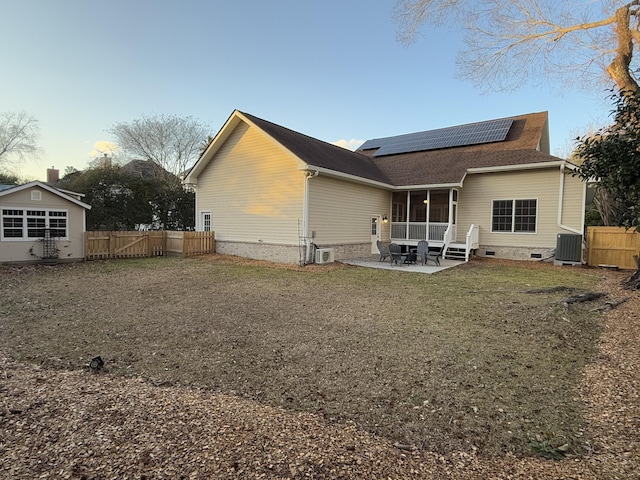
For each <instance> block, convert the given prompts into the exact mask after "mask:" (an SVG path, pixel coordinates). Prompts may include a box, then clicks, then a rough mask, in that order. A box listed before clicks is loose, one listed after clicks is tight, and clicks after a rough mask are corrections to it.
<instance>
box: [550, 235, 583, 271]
mask: <svg viewBox="0 0 640 480" xmlns="http://www.w3.org/2000/svg"><path fill="white" fill-rule="evenodd" d="M581 260H582V235H574V234H567V233H560V234H558V241H557V243H556V262H562V263H570V264H579V263H580V262H581Z"/></svg>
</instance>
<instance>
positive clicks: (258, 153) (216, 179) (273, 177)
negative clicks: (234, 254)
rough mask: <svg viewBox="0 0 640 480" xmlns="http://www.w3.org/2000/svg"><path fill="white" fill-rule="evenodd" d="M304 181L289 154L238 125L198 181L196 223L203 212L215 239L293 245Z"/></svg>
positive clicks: (296, 162) (255, 132)
mask: <svg viewBox="0 0 640 480" xmlns="http://www.w3.org/2000/svg"><path fill="white" fill-rule="evenodd" d="M304 182H305V180H304V173H303V172H301V171H299V170H298V161H297V160H296V159H295V158H294V157H293V156H292V155H290V154H288V153H287V152H286V151H284V150H283V149H281V148H279V147H278V146H277V145H276V144H274V143H273V142H272V141H270V139H269V138H268V137H266V136H265V135H264V134H263V133H262V132H261V131H259V130H256V129H254V128H250V127H249V126H248V125H246V124H244V123H241V124H240V125H238V127H236V129H235V130H234V131H233V132H232V134H231V135H230V136H229V138H228V139H227V140H226V141H225V143H224V144H223V145H222V146H221V148H220V149H219V150H218V152H217V153H216V155H215V157H214V158H213V160H212V161H211V162H209V164H208V166H207V167H206V168H205V169H204V170H203V172H202V173H201V174H200V176H199V177H198V185H197V190H196V218H197V222H200V212H203V211H209V212H211V228H212V230H214V231H215V232H216V240H220V241H237V242H265V243H275V244H286V245H296V244H297V243H298V223H299V221H302V213H303V212H302V208H303V198H304ZM201 228H202V226H201V225H199V223H198V229H201Z"/></svg>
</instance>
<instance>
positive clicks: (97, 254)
mask: <svg viewBox="0 0 640 480" xmlns="http://www.w3.org/2000/svg"><path fill="white" fill-rule="evenodd" d="M215 249H216V248H215V234H214V232H170V231H165V230H158V231H155V230H154V231H147V232H144V231H132V232H100V231H97V232H85V233H84V258H85V260H97V259H106V258H140V257H161V256H164V255H183V256H185V257H188V256H192V255H204V254H206V253H213V252H215Z"/></svg>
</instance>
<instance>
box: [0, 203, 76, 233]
mask: <svg viewBox="0 0 640 480" xmlns="http://www.w3.org/2000/svg"><path fill="white" fill-rule="evenodd" d="M47 231H48V233H49V236H50V237H51V238H60V239H65V240H66V239H68V237H69V233H68V222H67V211H66V210H48V209H44V210H40V209H38V210H29V209H26V208H3V209H2V231H1V233H2V239H3V240H37V239H40V238H44V237H45V235H46V232H47Z"/></svg>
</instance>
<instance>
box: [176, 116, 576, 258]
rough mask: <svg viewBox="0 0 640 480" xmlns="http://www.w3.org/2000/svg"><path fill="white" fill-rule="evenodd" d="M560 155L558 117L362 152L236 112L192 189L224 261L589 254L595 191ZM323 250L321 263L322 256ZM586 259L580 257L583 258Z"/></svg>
mask: <svg viewBox="0 0 640 480" xmlns="http://www.w3.org/2000/svg"><path fill="white" fill-rule="evenodd" d="M574 170H575V166H574V165H572V164H571V163H569V162H567V161H566V160H563V159H560V158H558V157H554V156H552V155H550V154H549V128H548V118H547V113H546V112H540V113H532V114H527V115H520V116H515V117H512V118H503V119H497V120H490V121H486V122H479V123H474V124H468V125H461V126H456V127H449V128H443V129H439V130H432V131H426V132H418V133H414V134H408V135H400V136H395V137H387V138H380V139H374V140H368V141H367V142H365V143H364V144H363V145H362V146H361V147H360V149H359V150H358V151H356V152H352V151H348V150H345V149H343V148H340V147H337V146H335V145H331V144H328V143H325V142H322V141H320V140H317V139H314V138H311V137H308V136H306V135H303V134H300V133H297V132H294V131H292V130H289V129H287V128H284V127H281V126H279V125H276V124H273V123H270V122H267V121H265V120H262V119H260V118H257V117H254V116H252V115H249V114H247V113H242V112H240V111H237V110H236V111H234V112H233V113H232V115H231V116H230V117H229V119H228V120H227V122H226V123H225V125H224V126H223V127H222V129H221V130H220V132H219V133H218V134H217V136H216V137H215V138H214V140H213V141H212V142H211V144H210V145H209V147H208V148H207V150H206V151H205V152H204V153H203V155H202V156H201V157H200V159H199V160H198V162H197V163H196V164H195V165H194V167H193V168H192V169H191V171H190V172H189V174H188V175H187V177H186V179H185V183H187V184H190V185H192V186H194V187H195V188H196V229H197V230H215V232H216V249H217V251H218V252H221V253H228V254H234V255H240V256H245V257H250V258H257V259H267V260H273V261H281V262H288V263H297V262H300V263H313V262H315V261H316V260H318V261H326V260H331V258H335V259H345V258H354V257H361V256H367V255H371V254H372V253H376V252H377V251H378V250H377V247H376V242H377V240H381V241H382V242H394V243H398V244H401V245H404V246H405V247H406V248H410V247H411V246H415V245H416V244H417V242H418V241H419V240H428V241H429V245H430V247H431V248H442V249H443V253H444V256H445V257H458V258H462V259H468V258H469V256H470V255H472V254H477V255H482V256H492V257H500V258H512V259H542V258H548V257H552V256H553V255H554V253H555V250H556V248H557V246H558V245H559V243H558V242H559V239H560V238H563V239H564V237H567V238H568V239H569V240H570V241H572V242H573V243H574V244H575V243H576V242H577V245H578V248H580V247H581V245H582V241H581V239H582V237H581V236H582V232H583V227H584V205H585V195H586V188H585V184H584V183H583V182H582V181H581V180H580V178H579V177H577V176H575V175H573V172H574ZM318 250H319V251H318ZM578 253H580V252H578Z"/></svg>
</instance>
